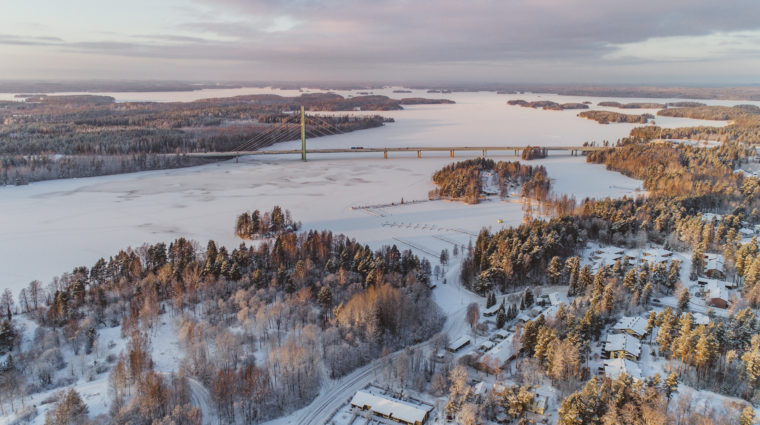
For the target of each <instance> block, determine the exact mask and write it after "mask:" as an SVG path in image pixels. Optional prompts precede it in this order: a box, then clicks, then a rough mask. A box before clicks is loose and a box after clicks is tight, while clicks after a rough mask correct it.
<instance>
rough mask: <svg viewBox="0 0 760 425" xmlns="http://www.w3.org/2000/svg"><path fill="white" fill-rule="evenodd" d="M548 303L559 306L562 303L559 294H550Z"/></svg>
mask: <svg viewBox="0 0 760 425" xmlns="http://www.w3.org/2000/svg"><path fill="white" fill-rule="evenodd" d="M549 302H550V303H552V305H559V304H560V303H561V302H563V301H562V297H560V295H559V292H552V293H551V294H549Z"/></svg>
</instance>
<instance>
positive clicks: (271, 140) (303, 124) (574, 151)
mask: <svg viewBox="0 0 760 425" xmlns="http://www.w3.org/2000/svg"><path fill="white" fill-rule="evenodd" d="M329 118H330V117H325V116H317V115H308V121H310V122H311V123H310V124H307V116H306V114H305V112H304V108H303V107H301V111H300V114H298V115H296V114H293V115H292V116H290V117H288V118H286V119H284V120H282V121H281V122H278V123H276V124H273V125H272V126H270V127H269V128H268V129H267V130H265V131H264V132H262V133H261V134H258V135H256V136H254V137H253V138H251V139H249V140H246V141H245V142H243V143H241V144H239V145H238V146H236V147H234V148H233V149H232V150H229V151H223V152H193V153H187V154H185V155H186V156H190V157H205V158H237V157H240V156H248V155H301V160H303V161H306V158H307V156H308V155H318V154H336V153H382V154H383V158H385V159H388V155H389V153H393V152H416V153H417V157H418V158H421V157H422V153H423V152H448V153H449V156H450V157H452V158H453V157H454V156H455V153H456V152H478V153H480V155H481V156H483V157H485V156H487V155H488V152H502V153H503V152H514V155H515V156H519V155H520V153H521V152H522V151H524V150H525V149H528V148H531V149H542V150H546V151H547V152H548V151H566V152H570V154H571V155H578V154H582V153H584V152H590V151H597V150H603V149H608V148H609V147H605V146H546V147H542V146H416V147H415V146H407V147H364V146H354V147H350V148H323V149H307V148H306V136H307V134H310V135H311V136H316V137H321V136H334V135H339V134H345V133H346V132H347V131H346V130H345V129H342V128H340V127H339V126H338V125H336V124H335V123H332V122H330V121H329ZM299 136H300V139H301V149H287V150H274V149H272V150H262V148H264V147H268V146H271V145H273V144H275V143H279V142H284V141H292V140H298V138H299Z"/></svg>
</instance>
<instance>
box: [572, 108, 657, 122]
mask: <svg viewBox="0 0 760 425" xmlns="http://www.w3.org/2000/svg"><path fill="white" fill-rule="evenodd" d="M578 116H579V117H581V118H586V119H589V120H593V121H596V122H598V123H599V124H609V123H639V124H646V123H647V122H648V121H649V120H651V119H654V115H652V114H641V115H631V114H621V113H620V112H613V111H583V112H580V113H579V114H578Z"/></svg>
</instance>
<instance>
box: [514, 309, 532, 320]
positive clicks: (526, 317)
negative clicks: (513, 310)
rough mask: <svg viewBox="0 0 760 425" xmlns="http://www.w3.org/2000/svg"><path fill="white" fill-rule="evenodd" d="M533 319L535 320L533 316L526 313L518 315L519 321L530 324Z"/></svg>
mask: <svg viewBox="0 0 760 425" xmlns="http://www.w3.org/2000/svg"><path fill="white" fill-rule="evenodd" d="M532 319H533V316H531V315H530V314H528V313H526V312H524V311H523V312H521V313H520V314H518V315H517V320H519V321H522V322H528V321H530V320H532Z"/></svg>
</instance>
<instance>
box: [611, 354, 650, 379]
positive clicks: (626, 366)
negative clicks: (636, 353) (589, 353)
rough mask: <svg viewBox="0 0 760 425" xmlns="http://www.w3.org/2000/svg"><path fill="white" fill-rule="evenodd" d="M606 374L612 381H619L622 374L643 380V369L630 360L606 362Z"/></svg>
mask: <svg viewBox="0 0 760 425" xmlns="http://www.w3.org/2000/svg"><path fill="white" fill-rule="evenodd" d="M604 374H605V375H607V377H608V378H610V379H617V378H618V377H619V376H620V375H622V374H626V375H628V376H630V377H631V378H634V379H641V368H639V365H637V364H636V363H635V362H632V361H630V360H628V359H610V360H607V361H605V362H604Z"/></svg>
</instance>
